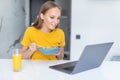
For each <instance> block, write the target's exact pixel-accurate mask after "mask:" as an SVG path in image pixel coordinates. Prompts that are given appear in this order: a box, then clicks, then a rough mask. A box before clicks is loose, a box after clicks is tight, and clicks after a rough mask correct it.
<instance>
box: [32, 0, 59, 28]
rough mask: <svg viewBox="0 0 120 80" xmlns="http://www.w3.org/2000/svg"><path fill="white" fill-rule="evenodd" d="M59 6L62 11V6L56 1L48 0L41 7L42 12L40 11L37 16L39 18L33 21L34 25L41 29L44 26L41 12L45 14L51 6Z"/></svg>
mask: <svg viewBox="0 0 120 80" xmlns="http://www.w3.org/2000/svg"><path fill="white" fill-rule="evenodd" d="M55 7H57V8H58V9H60V11H61V7H60V6H59V5H58V4H57V3H55V2H54V1H47V2H45V3H44V4H43V5H42V6H41V8H40V12H39V16H37V19H36V20H35V22H34V23H33V26H34V27H35V28H37V29H40V28H41V27H42V23H43V20H42V19H41V17H40V14H41V13H42V14H45V13H46V12H47V11H48V10H49V9H51V8H55Z"/></svg>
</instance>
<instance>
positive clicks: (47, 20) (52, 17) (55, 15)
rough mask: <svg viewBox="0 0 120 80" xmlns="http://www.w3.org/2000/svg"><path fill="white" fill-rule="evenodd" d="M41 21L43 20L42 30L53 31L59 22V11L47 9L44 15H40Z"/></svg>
mask: <svg viewBox="0 0 120 80" xmlns="http://www.w3.org/2000/svg"><path fill="white" fill-rule="evenodd" d="M40 16H41V19H43V26H42V29H43V30H46V31H48V32H50V31H51V30H54V29H55V28H56V26H57V25H58V24H59V22H60V16H61V11H60V10H59V9H58V8H57V7H55V8H51V9H49V10H48V11H47V12H46V13H45V14H41V15H40Z"/></svg>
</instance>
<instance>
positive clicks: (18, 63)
mask: <svg viewBox="0 0 120 80" xmlns="http://www.w3.org/2000/svg"><path fill="white" fill-rule="evenodd" d="M12 58H13V71H20V70H21V68H22V55H21V53H20V49H13V55H12Z"/></svg>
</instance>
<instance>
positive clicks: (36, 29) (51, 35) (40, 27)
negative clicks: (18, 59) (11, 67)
mask: <svg viewBox="0 0 120 80" xmlns="http://www.w3.org/2000/svg"><path fill="white" fill-rule="evenodd" d="M60 16H61V8H60V6H59V5H58V4H56V3H55V2H53V1H47V2H45V3H44V4H43V5H42V6H41V10H40V12H39V15H38V17H37V19H36V20H35V22H34V24H33V25H32V26H30V27H28V28H27V29H26V31H25V33H24V37H23V40H22V41H21V44H22V48H21V54H22V58H23V59H33V60H58V59H63V57H64V46H65V36H64V32H63V30H62V29H60V28H58V24H59V23H60ZM40 46H41V47H43V48H44V47H60V49H59V51H57V52H56V53H55V54H44V53H43V52H41V51H39V50H38V48H39V47H40Z"/></svg>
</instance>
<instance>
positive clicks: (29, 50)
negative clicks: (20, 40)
mask: <svg viewBox="0 0 120 80" xmlns="http://www.w3.org/2000/svg"><path fill="white" fill-rule="evenodd" d="M36 50H37V46H36V43H34V42H32V43H30V45H29V46H28V47H26V46H22V48H21V54H22V58H23V59H30V58H31V56H32V54H33V53H34V52H35V51H36Z"/></svg>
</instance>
